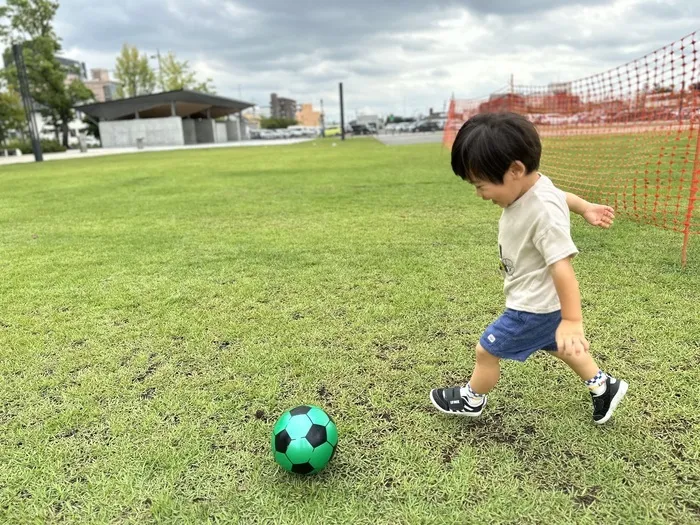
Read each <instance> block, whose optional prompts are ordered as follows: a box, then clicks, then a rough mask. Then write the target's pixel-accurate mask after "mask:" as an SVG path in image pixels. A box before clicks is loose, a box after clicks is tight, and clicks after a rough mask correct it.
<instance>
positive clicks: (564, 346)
mask: <svg viewBox="0 0 700 525" xmlns="http://www.w3.org/2000/svg"><path fill="white" fill-rule="evenodd" d="M555 337H556V340H557V350H559V351H560V352H562V353H563V354H564V355H572V354H576V355H579V354H580V353H581V352H582V351H583V352H588V349H589V348H590V344H589V343H588V341H587V340H586V336H585V335H583V323H582V322H581V321H568V320H566V319H562V321H561V323H559V327H558V328H557V331H556V335H555Z"/></svg>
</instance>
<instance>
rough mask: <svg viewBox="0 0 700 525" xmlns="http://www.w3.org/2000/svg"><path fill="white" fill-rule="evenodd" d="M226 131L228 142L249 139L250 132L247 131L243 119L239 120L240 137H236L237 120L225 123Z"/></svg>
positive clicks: (246, 124) (233, 119) (246, 125)
mask: <svg viewBox="0 0 700 525" xmlns="http://www.w3.org/2000/svg"><path fill="white" fill-rule="evenodd" d="M226 129H227V130H228V140H230V141H238V140H248V139H250V130H249V129H248V123H247V122H246V120H245V119H241V135H242V137H239V136H238V120H237V119H236V118H232V119H231V120H227V121H226Z"/></svg>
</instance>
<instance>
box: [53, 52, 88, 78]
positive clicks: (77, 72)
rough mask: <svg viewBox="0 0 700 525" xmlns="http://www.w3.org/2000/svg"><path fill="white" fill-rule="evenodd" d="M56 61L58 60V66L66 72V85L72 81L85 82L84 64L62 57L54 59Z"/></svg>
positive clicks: (85, 70) (85, 71)
mask: <svg viewBox="0 0 700 525" xmlns="http://www.w3.org/2000/svg"><path fill="white" fill-rule="evenodd" d="M56 60H58V62H59V64H61V65H62V66H63V69H64V71H65V72H66V84H70V83H71V82H73V80H82V81H83V82H85V81H86V80H87V69H86V68H85V62H80V61H79V60H73V59H70V58H63V57H56Z"/></svg>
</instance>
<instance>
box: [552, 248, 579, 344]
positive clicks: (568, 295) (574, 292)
mask: <svg viewBox="0 0 700 525" xmlns="http://www.w3.org/2000/svg"><path fill="white" fill-rule="evenodd" d="M549 271H550V273H551V275H552V279H553V280H554V287H555V288H556V290H557V295H558V296H559V302H560V303H561V323H560V324H559V327H558V328H557V332H556V340H557V349H558V350H560V351H563V352H564V353H565V354H567V355H570V354H571V353H572V352H574V353H576V354H580V353H581V351H584V352H588V349H589V344H588V341H587V340H586V336H585V335H584V334H583V316H582V315H581V293H580V291H579V287H578V281H577V280H576V274H575V273H574V267H573V266H572V264H571V258H570V257H567V258H565V259H561V260H560V261H557V262H555V263H554V264H552V265H551V266H550V267H549Z"/></svg>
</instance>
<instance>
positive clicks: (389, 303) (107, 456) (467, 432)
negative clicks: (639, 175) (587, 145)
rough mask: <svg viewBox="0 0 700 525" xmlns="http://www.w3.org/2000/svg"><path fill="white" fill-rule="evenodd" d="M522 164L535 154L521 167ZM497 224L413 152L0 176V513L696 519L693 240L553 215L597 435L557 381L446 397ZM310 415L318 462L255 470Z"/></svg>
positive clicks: (563, 379)
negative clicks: (333, 448)
mask: <svg viewBox="0 0 700 525" xmlns="http://www.w3.org/2000/svg"><path fill="white" fill-rule="evenodd" d="M545 153H546V151H545ZM499 213H500V209H499V208H497V207H495V206H493V205H491V204H490V203H485V202H483V201H481V200H479V199H477V198H476V196H475V194H474V191H473V189H472V188H471V187H470V186H469V185H468V184H466V183H464V182H462V181H460V180H459V179H458V178H457V177H455V176H454V175H452V173H451V172H450V170H449V155H448V153H447V152H446V151H444V150H442V149H441V147H440V146H439V145H425V146H406V147H393V148H388V147H384V146H382V145H380V144H378V143H376V142H374V141H373V140H352V141H348V142H346V143H340V142H338V145H337V146H336V147H332V146H331V141H330V140H326V141H321V142H318V143H309V144H303V145H297V146H291V147H279V148H272V147H269V148H244V149H239V148H233V149H217V150H208V151H207V150H198V151H182V152H176V153H143V154H139V155H127V156H115V157H105V158H100V159H94V160H78V161H72V162H48V163H44V164H42V165H24V166H16V167H3V168H2V170H1V172H0V221H1V224H2V236H0V264H1V265H2V279H1V280H0V522H1V523H8V524H15V523H22V524H24V523H52V522H72V523H78V522H79V523H156V522H157V523H202V522H206V521H207V520H208V521H210V522H216V523H323V524H328V523H341V524H349V523H353V524H356V523H372V524H385V523H386V524H396V523H440V524H443V523H447V524H452V523H454V524H466V523H478V524H483V523H489V524H492V523H518V524H522V523H573V522H576V523H590V524H601V523H605V524H608V523H624V524H630V523H659V524H666V523H698V522H699V521H700V414H699V412H698V406H700V386H699V384H700V324H699V323H698V320H699V319H700V300H699V296H698V291H699V290H700V238H695V239H693V241H694V242H691V247H690V251H689V264H688V266H687V267H686V268H685V269H681V267H680V262H679V261H680V246H681V240H682V236H681V235H679V234H678V233H673V232H668V231H664V230H660V229H655V228H652V227H649V226H643V225H639V224H637V223H634V222H631V221H627V220H625V219H624V218H618V220H617V221H616V223H615V225H614V227H613V228H612V229H611V230H609V231H604V230H600V229H594V228H592V227H590V226H588V225H587V224H585V223H584V222H583V220H582V219H580V218H579V217H574V218H573V219H572V223H573V227H572V231H573V235H574V239H575V241H576V243H577V245H578V247H579V249H580V252H581V254H580V256H579V257H578V258H577V259H576V261H575V268H576V270H577V274H578V279H579V282H580V285H581V289H582V296H583V308H584V316H585V326H586V332H587V336H588V338H589V340H590V341H591V343H592V351H593V352H594V354H595V356H596V357H597V359H598V361H599V363H600V364H601V365H602V366H603V367H604V369H606V370H609V371H611V372H612V373H614V374H616V375H618V376H621V377H624V378H625V379H626V380H627V381H628V382H629V383H630V392H629V394H628V396H627V398H626V399H625V401H624V402H623V404H622V405H621V406H620V408H619V409H618V411H617V412H616V415H615V417H614V419H613V421H612V422H611V424H609V425H606V426H603V427H599V426H596V425H594V424H593V423H592V421H591V406H590V400H589V394H588V393H587V391H586V389H585V388H584V387H583V386H582V385H581V384H580V382H579V381H578V380H577V378H576V377H575V376H574V375H573V373H571V372H570V371H568V369H566V368H565V367H564V366H563V365H562V364H561V363H559V362H557V361H556V360H555V359H554V358H552V357H550V356H547V355H540V354H538V355H536V356H535V357H533V358H532V359H530V360H529V361H528V362H526V363H525V364H517V363H506V364H505V365H504V368H503V375H502V379H501V381H500V383H499V385H498V386H497V388H496V389H495V390H494V392H493V394H492V396H491V398H490V400H489V407H488V408H487V410H486V411H485V412H484V415H483V416H482V418H481V419H480V420H476V421H464V420H462V419H459V420H455V419H449V418H445V417H442V416H441V415H439V414H438V413H436V412H435V411H434V410H433V409H432V406H431V405H430V403H429V401H428V391H429V389H430V388H432V387H436V386H451V385H455V384H459V383H462V382H464V381H466V379H467V378H468V376H469V373H470V371H471V368H472V365H473V361H474V358H473V348H474V346H475V344H476V342H477V340H478V337H479V335H480V334H481V332H482V331H483V329H484V328H485V327H486V326H487V325H488V324H489V323H490V322H491V321H492V320H493V319H494V318H495V316H497V315H498V314H499V313H500V312H501V311H502V308H503V303H504V298H503V296H502V290H501V288H502V280H501V278H500V275H499V273H498V258H497V255H498V251H497V245H496V233H497V222H498V217H499ZM305 403H311V404H317V405H319V406H321V407H323V408H325V409H326V410H327V411H328V412H329V413H330V414H331V416H332V417H333V418H334V419H335V421H336V423H337V426H338V430H339V434H340V441H339V449H338V453H337V455H336V456H335V458H334V459H333V461H332V462H331V463H330V465H329V466H328V468H327V469H326V470H325V471H323V472H322V473H321V474H319V475H318V476H315V477H310V478H300V477H296V476H292V475H290V474H287V473H286V472H284V471H283V470H282V469H281V468H279V467H278V466H277V465H276V464H275V463H274V461H273V459H272V454H271V451H270V444H269V439H270V432H271V429H272V426H273V424H274V422H275V419H276V417H277V416H279V415H280V414H281V413H282V412H283V411H284V410H285V409H287V408H290V407H293V406H295V405H298V404H305Z"/></svg>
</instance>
